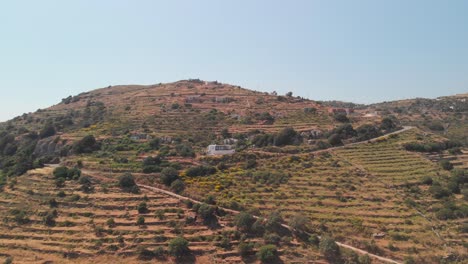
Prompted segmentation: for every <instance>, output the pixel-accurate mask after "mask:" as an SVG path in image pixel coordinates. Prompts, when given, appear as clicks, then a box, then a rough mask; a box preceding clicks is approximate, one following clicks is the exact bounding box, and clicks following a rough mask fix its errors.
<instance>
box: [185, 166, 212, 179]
mask: <svg viewBox="0 0 468 264" xmlns="http://www.w3.org/2000/svg"><path fill="white" fill-rule="evenodd" d="M215 173H216V168H215V167H212V166H203V165H199V166H195V167H191V168H189V169H187V171H186V172H185V174H186V175H187V176H189V177H197V176H208V175H211V174H215Z"/></svg>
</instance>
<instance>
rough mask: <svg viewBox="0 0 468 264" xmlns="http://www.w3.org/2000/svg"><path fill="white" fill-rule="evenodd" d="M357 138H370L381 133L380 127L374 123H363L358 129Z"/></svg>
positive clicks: (361, 139) (360, 139)
mask: <svg viewBox="0 0 468 264" xmlns="http://www.w3.org/2000/svg"><path fill="white" fill-rule="evenodd" d="M356 132H357V139H358V140H359V141H364V140H369V139H371V138H376V137H378V136H380V135H381V133H380V131H379V129H378V128H377V127H375V126H373V125H369V124H366V125H362V126H360V127H358V128H357V129H356Z"/></svg>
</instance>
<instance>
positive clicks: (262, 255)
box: [257, 245, 278, 263]
mask: <svg viewBox="0 0 468 264" xmlns="http://www.w3.org/2000/svg"><path fill="white" fill-rule="evenodd" d="M277 255H278V250H277V249H276V246H275V245H265V246H262V247H260V249H259V250H258V252H257V258H258V259H259V260H260V261H261V262H262V263H270V262H273V261H274V260H275V259H276V258H277Z"/></svg>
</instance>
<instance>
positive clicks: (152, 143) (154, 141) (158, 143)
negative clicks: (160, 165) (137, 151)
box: [148, 138, 161, 150]
mask: <svg viewBox="0 0 468 264" xmlns="http://www.w3.org/2000/svg"><path fill="white" fill-rule="evenodd" d="M148 145H149V147H150V148H151V149H153V150H157V149H159V147H160V146H161V141H160V140H159V138H154V139H152V140H151V141H150V142H149V143H148Z"/></svg>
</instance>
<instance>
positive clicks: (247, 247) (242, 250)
mask: <svg viewBox="0 0 468 264" xmlns="http://www.w3.org/2000/svg"><path fill="white" fill-rule="evenodd" d="M252 249H253V244H251V243H246V242H240V243H239V246H238V248H237V251H238V252H239V255H241V257H246V256H247V255H249V254H250V253H251V252H252Z"/></svg>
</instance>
